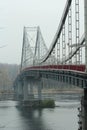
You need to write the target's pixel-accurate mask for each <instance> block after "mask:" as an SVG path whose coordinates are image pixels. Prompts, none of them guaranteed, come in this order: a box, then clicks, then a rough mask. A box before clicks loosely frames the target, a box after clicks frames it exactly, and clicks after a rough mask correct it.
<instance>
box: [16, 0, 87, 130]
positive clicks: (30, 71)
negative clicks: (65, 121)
mask: <svg viewBox="0 0 87 130" xmlns="http://www.w3.org/2000/svg"><path fill="white" fill-rule="evenodd" d="M80 2H81V1H79V0H67V1H66V5H65V7H64V11H63V13H62V15H61V20H60V23H59V26H58V29H57V31H56V33H55V35H54V38H53V41H52V43H51V44H50V47H49V48H48V47H47V45H46V43H45V41H44V39H43V36H42V33H41V30H40V27H39V26H38V27H24V30H23V46H22V56H21V66H20V73H19V74H18V76H17V78H16V79H15V82H14V90H15V95H16V96H15V97H16V99H17V100H20V101H24V102H26V101H30V100H38V101H40V100H43V99H44V96H43V93H42V92H43V89H46V90H49V89H50V88H51V89H56V88H58V87H60V86H62V87H63V86H66V87H67V86H69V87H71V86H74V87H76V86H77V87H80V88H83V89H84V98H83V100H82V109H84V110H81V111H82V112H83V115H84V119H82V124H81V126H80V128H79V130H86V129H87V125H86V124H87V117H86V116H85V115H86V114H87V106H86V104H87V101H86V100H87V0H84V9H83V10H84V15H82V16H81V12H82V9H81V8H80V5H81V3H80ZM81 17H83V18H84V20H81V19H82V18H81ZM61 84H62V85H61ZM36 94H37V96H36ZM45 98H46V97H45Z"/></svg>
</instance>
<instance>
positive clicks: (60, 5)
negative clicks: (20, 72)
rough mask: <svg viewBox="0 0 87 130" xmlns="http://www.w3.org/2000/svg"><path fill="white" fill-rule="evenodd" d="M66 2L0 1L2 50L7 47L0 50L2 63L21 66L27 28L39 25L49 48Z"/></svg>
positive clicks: (62, 0)
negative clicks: (24, 34) (24, 28)
mask: <svg viewBox="0 0 87 130" xmlns="http://www.w3.org/2000/svg"><path fill="white" fill-rule="evenodd" d="M81 1H83V0H81ZM65 3H66V0H0V47H1V46H3V45H6V47H3V48H0V62H1V63H10V64H13V63H15V64H20V60H21V48H22V39H23V27H24V26H29V27H31V26H38V25H39V26H40V28H41V32H42V35H43V37H44V40H45V43H46V44H47V46H49V45H50V44H51V41H52V39H53V37H54V34H55V32H56V30H57V27H58V24H59V21H60V18H61V16H62V12H63V9H64V6H65ZM81 8H83V2H82V3H81Z"/></svg>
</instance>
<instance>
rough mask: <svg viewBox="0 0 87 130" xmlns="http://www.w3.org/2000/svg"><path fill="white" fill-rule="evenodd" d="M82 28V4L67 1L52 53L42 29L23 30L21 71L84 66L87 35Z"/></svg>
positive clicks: (27, 28)
mask: <svg viewBox="0 0 87 130" xmlns="http://www.w3.org/2000/svg"><path fill="white" fill-rule="evenodd" d="M73 10H74V11H73ZM73 12H74V13H73ZM80 26H81V23H80V1H79V0H73V1H72V0H67V2H66V5H65V8H64V11H63V15H62V17H61V20H60V24H59V26H58V29H57V32H56V34H55V36H54V39H53V41H52V43H51V45H50V48H49V49H47V46H46V44H45V42H44V39H43V36H42V34H41V31H40V28H39V27H24V33H23V48H22V58H21V69H24V68H27V67H33V66H43V65H65V64H67V65H72V64H74V65H80V64H85V58H84V57H82V55H83V53H84V55H85V48H84V47H85V44H84V43H85V35H84V34H83V32H82V33H81V32H80ZM72 27H73V28H72ZM83 28H84V26H83ZM80 35H81V37H80Z"/></svg>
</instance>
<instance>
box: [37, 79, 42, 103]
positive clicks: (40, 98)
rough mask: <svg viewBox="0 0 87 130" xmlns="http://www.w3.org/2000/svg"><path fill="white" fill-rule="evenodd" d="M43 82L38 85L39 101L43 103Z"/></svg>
mask: <svg viewBox="0 0 87 130" xmlns="http://www.w3.org/2000/svg"><path fill="white" fill-rule="evenodd" d="M41 85H42V82H41V81H40V82H39V83H38V100H39V101H41V100H42V93H41V90H42V86H41Z"/></svg>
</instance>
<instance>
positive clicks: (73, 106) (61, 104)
mask: <svg viewBox="0 0 87 130" xmlns="http://www.w3.org/2000/svg"><path fill="white" fill-rule="evenodd" d="M17 104H18V102H16V101H0V130H78V120H79V119H78V109H77V108H78V107H79V106H80V100H77V99H72V100H71V99H69V95H68V99H66V100H63V99H62V100H57V101H56V105H57V107H55V108H50V109H47V108H45V109H40V110H39V109H35V110H32V109H23V108H19V107H17Z"/></svg>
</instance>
